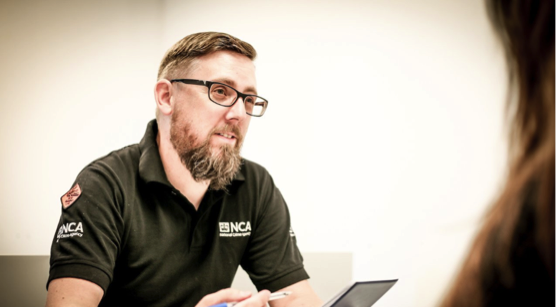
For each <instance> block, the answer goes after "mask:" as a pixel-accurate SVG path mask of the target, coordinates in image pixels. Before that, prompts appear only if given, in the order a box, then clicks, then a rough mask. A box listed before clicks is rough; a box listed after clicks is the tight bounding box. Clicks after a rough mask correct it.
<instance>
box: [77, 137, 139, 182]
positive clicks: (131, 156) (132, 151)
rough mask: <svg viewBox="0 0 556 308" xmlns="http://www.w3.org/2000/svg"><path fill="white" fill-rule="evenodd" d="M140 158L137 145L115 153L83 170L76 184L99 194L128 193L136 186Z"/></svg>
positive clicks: (95, 161) (93, 162)
mask: <svg viewBox="0 0 556 308" xmlns="http://www.w3.org/2000/svg"><path fill="white" fill-rule="evenodd" d="M140 156H141V153H140V149H139V146H138V145H137V144H135V145H130V146H126V147H124V148H122V149H119V150H116V151H113V152H111V153H109V154H107V155H105V156H103V157H100V158H98V159H95V160H94V161H92V162H91V163H90V164H88V165H87V166H86V167H85V168H83V169H82V170H81V172H79V174H78V175H77V178H76V183H78V184H79V185H80V186H82V187H83V188H84V187H88V188H89V190H91V191H95V192H97V193H102V192H108V191H122V192H123V191H126V190H127V189H128V188H129V187H130V186H133V185H135V182H136V179H137V175H138V170H139V159H140Z"/></svg>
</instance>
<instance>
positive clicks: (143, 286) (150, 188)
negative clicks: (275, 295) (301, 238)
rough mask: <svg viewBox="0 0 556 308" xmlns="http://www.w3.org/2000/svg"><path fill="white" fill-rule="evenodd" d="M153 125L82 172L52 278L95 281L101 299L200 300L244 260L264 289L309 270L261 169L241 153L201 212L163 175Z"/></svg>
mask: <svg viewBox="0 0 556 308" xmlns="http://www.w3.org/2000/svg"><path fill="white" fill-rule="evenodd" d="M157 131H158V128H157V124H156V121H155V120H153V121H151V122H150V123H149V125H148V126H147V131H146V133H145V136H144V137H143V139H142V140H141V143H139V144H135V145H131V146H128V147H125V148H123V149H121V150H118V151H114V152H112V153H110V154H108V155H107V156H105V157H102V158H100V159H98V160H96V161H94V162H92V163H91V164H89V165H88V166H87V167H85V168H84V169H83V170H82V171H81V173H80V174H79V175H78V176H77V179H76V181H75V183H74V185H73V188H72V190H71V191H70V192H68V194H66V195H64V197H63V198H62V204H63V205H65V206H66V207H64V206H63V207H62V215H61V218H60V222H59V224H58V229H57V232H56V235H55V236H54V240H53V242H52V249H51V257H50V277H49V280H48V282H50V281H51V280H53V279H56V278H62V277H76V278H82V279H86V280H89V281H92V282H94V283H96V284H98V285H99V286H101V287H102V288H103V289H104V291H105V295H104V298H103V299H102V301H101V303H100V305H103V306H151V305H152V306H194V305H195V304H196V303H197V302H198V301H199V300H200V299H201V298H202V297H203V296H204V295H206V294H209V293H212V292H216V291H218V290H220V289H223V288H227V287H230V285H231V283H232V280H233V278H234V276H235V273H236V271H237V268H238V266H239V265H241V266H242V267H243V268H244V269H245V271H246V272H247V273H248V274H249V276H250V278H251V280H252V281H253V283H254V284H255V286H256V287H257V288H258V289H268V290H270V291H276V290H278V289H281V288H284V287H286V286H288V285H291V284H293V283H296V282H299V281H301V280H304V279H308V278H309V277H308V275H307V273H306V272H305V270H304V268H303V259H302V257H301V254H300V253H299V250H298V248H297V245H296V239H295V235H294V234H293V232H291V228H290V217H289V212H288V208H287V206H286V203H285V202H284V199H283V198H282V195H281V194H280V192H279V190H278V189H277V188H276V186H275V185H274V182H273V181H272V178H271V176H270V175H269V174H268V172H267V171H266V170H265V169H264V168H263V167H261V166H260V165H257V164H256V163H253V162H250V161H248V160H243V164H242V166H241V169H240V170H239V172H238V173H237V174H236V176H235V178H234V180H233V181H232V183H231V184H230V185H229V186H228V192H227V193H226V192H224V191H212V190H208V191H207V192H206V194H205V196H204V198H203V200H202V202H201V205H200V206H199V210H198V211H197V210H195V208H194V207H193V205H192V204H191V203H190V202H189V201H188V200H187V199H186V198H185V197H184V196H183V195H182V194H181V193H180V192H179V191H178V190H177V189H175V188H174V187H173V186H172V185H171V184H170V182H169V181H168V179H167V178H166V174H165V172H164V169H163V166H162V162H161V159H160V155H159V152H158V147H157V144H156V135H157ZM68 205H69V206H68Z"/></svg>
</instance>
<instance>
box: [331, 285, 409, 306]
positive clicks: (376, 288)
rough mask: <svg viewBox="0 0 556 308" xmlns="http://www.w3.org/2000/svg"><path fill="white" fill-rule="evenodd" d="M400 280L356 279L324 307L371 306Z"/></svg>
mask: <svg viewBox="0 0 556 308" xmlns="http://www.w3.org/2000/svg"><path fill="white" fill-rule="evenodd" d="M397 281H398V279H392V280H377V281H356V282H354V283H352V284H350V285H349V286H347V287H346V288H345V289H344V290H342V291H341V292H340V293H338V294H337V295H336V296H334V297H333V298H332V299H330V300H329V301H328V302H326V303H325V304H324V305H323V307H371V306H372V305H373V304H374V303H375V302H376V301H377V300H378V299H379V298H381V297H382V295H384V293H386V292H387V291H388V290H390V288H391V287H392V286H393V285H394V284H395V283H396V282H397Z"/></svg>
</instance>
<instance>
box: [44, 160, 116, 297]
mask: <svg viewBox="0 0 556 308" xmlns="http://www.w3.org/2000/svg"><path fill="white" fill-rule="evenodd" d="M119 184H120V183H119V182H118V180H117V177H116V176H115V173H114V172H113V170H111V169H110V167H108V166H106V165H103V164H102V163H96V164H92V165H89V166H88V167H86V168H85V169H84V170H83V171H82V172H81V173H80V174H79V175H78V177H77V179H76V181H75V183H74V185H73V188H72V189H71V190H70V192H68V193H67V194H65V195H64V196H63V197H62V198H61V201H62V214H61V217H60V221H59V223H58V228H57V229H56V234H55V235H54V239H53V241H52V247H51V253H50V275H49V278H48V282H47V289H48V284H49V283H50V281H52V280H53V279H57V278H64V277H73V278H81V279H85V280H89V281H91V282H94V283H96V284H98V285H99V286H100V287H101V288H102V289H103V290H104V292H106V290H107V288H108V285H109V284H110V282H111V280H112V277H113V271H114V266H115V263H116V257H117V255H118V252H119V249H120V240H121V234H122V230H123V217H122V214H121V211H120V208H119V207H118V204H124V203H123V201H124V200H123V195H122V194H121V189H119V187H121V185H119ZM64 205H65V206H64ZM68 205H69V206H68Z"/></svg>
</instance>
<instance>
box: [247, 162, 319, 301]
mask: <svg viewBox="0 0 556 308" xmlns="http://www.w3.org/2000/svg"><path fill="white" fill-rule="evenodd" d="M265 175H266V176H265V177H263V179H262V183H261V185H262V186H261V187H262V190H263V192H262V193H261V195H260V197H259V199H260V200H259V207H258V208H259V209H260V210H259V212H258V213H257V223H256V226H255V228H254V230H253V232H252V238H251V240H250V243H249V245H248V247H247V250H246V253H245V254H244V257H243V259H242V263H241V265H242V267H243V269H244V270H245V271H246V272H247V273H248V274H249V277H250V278H251V280H252V281H253V283H254V284H255V286H256V287H257V289H259V290H262V289H268V290H270V291H271V292H274V291H277V290H280V289H282V288H285V287H287V286H289V285H292V284H294V283H297V282H299V281H302V280H305V279H309V275H307V272H306V271H305V269H304V267H303V258H302V256H301V253H300V252H299V249H298V248H297V243H296V238H295V234H294V233H293V230H292V229H291V224H290V214H289V211H288V207H287V205H286V202H285V201H284V198H283V197H282V194H281V193H280V191H279V190H278V188H276V186H275V185H274V182H273V181H272V178H271V177H270V175H269V174H268V173H266V174H265Z"/></svg>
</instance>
